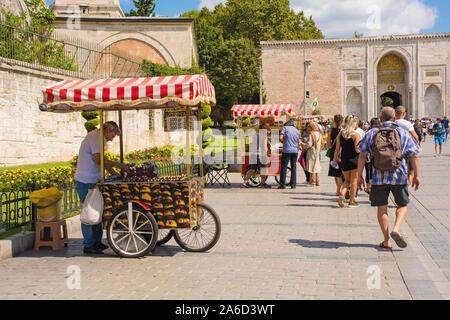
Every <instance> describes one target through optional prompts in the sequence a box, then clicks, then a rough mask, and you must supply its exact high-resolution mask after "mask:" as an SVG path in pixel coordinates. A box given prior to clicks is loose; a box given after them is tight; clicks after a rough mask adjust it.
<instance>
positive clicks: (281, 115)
mask: <svg viewBox="0 0 450 320" xmlns="http://www.w3.org/2000/svg"><path fill="white" fill-rule="evenodd" d="M294 110H295V105H293V104H262V105H234V106H233V107H232V108H231V113H232V115H233V118H234V119H235V121H237V125H238V127H240V128H241V129H242V130H244V132H248V131H249V130H254V133H255V134H258V132H259V124H262V123H266V124H267V125H268V127H269V130H268V133H267V140H268V148H269V150H270V151H269V155H268V164H267V166H263V167H262V168H261V169H260V170H259V171H257V172H256V174H255V175H254V176H253V177H251V178H250V180H249V185H250V186H251V187H258V186H259V185H260V184H261V175H266V176H274V177H275V181H276V182H277V183H278V184H280V185H281V183H280V179H279V177H280V172H281V151H282V149H283V144H282V143H281V142H279V140H278V137H279V133H280V132H281V129H282V128H283V123H284V122H286V121H287V120H288V119H289V118H290V117H292V116H294V115H295V113H294ZM245 118H249V119H250V120H253V125H252V124H250V125H249V126H245V127H243V126H242V125H241V122H242V120H243V119H245ZM271 138H272V139H271ZM273 138H275V141H271V140H273ZM244 143H245V146H244V148H245V149H244V153H243V155H242V162H241V163H242V165H241V175H242V178H245V176H246V174H247V172H248V171H249V170H250V169H251V164H250V159H251V155H250V144H251V143H252V138H251V137H249V138H246V139H245V140H244ZM290 183H291V168H290V166H288V168H287V173H286V184H290Z"/></svg>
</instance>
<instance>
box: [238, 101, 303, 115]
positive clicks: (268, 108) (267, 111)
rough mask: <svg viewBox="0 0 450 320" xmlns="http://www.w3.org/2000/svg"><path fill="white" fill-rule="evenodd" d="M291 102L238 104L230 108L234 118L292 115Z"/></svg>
mask: <svg viewBox="0 0 450 320" xmlns="http://www.w3.org/2000/svg"><path fill="white" fill-rule="evenodd" d="M294 108H295V105H293V104H238V105H234V106H233V107H232V108H231V113H232V114H233V117H234V118H239V117H244V116H248V117H270V116H273V117H279V116H282V115H284V114H287V115H293V114H294Z"/></svg>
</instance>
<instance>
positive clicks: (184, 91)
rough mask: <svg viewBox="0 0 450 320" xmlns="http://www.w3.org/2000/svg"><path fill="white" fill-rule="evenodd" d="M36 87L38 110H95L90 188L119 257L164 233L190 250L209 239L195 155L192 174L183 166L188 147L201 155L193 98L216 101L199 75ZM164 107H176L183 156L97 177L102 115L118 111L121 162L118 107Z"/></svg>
mask: <svg viewBox="0 0 450 320" xmlns="http://www.w3.org/2000/svg"><path fill="white" fill-rule="evenodd" d="M43 93H44V102H43V103H42V104H40V105H39V108H40V110H41V111H45V112H74V111H99V115H100V126H99V127H100V136H101V139H100V141H101V157H100V159H101V180H100V181H99V182H98V183H97V186H98V187H99V189H100V190H101V192H102V194H103V200H104V212H103V227H104V228H105V229H106V233H107V238H108V242H109V245H110V247H111V248H112V249H113V250H114V251H115V252H116V253H117V254H118V255H119V256H121V257H141V256H144V255H146V254H148V253H149V252H150V251H152V250H153V249H154V248H155V246H156V245H158V244H164V243H165V242H167V241H168V240H170V239H171V237H174V238H175V241H176V242H177V243H178V244H179V245H180V246H181V247H182V248H183V249H185V250H187V251H192V252H203V251H207V250H209V249H211V248H212V247H213V246H214V245H215V244H216V243H217V241H218V240H219V237H220V231H221V224H220V219H219V217H218V215H217V213H216V212H215V211H214V210H213V209H212V208H211V207H210V206H208V205H207V204H205V203H204V193H203V185H204V180H203V165H202V161H198V162H197V163H198V164H197V165H195V166H196V167H195V168H196V169H198V170H196V171H197V175H195V174H194V170H193V169H194V165H193V164H191V163H192V158H193V157H194V156H193V152H194V151H193V150H197V153H196V155H195V156H196V157H197V159H202V147H201V146H202V143H201V142H202V141H201V139H202V135H201V125H199V126H198V127H199V129H198V130H199V132H198V135H197V138H193V137H191V135H193V132H192V130H191V128H192V127H193V126H192V123H191V122H192V119H191V117H192V115H195V114H196V115H197V120H199V121H201V109H200V108H201V104H202V103H204V104H209V105H215V102H216V100H215V93H214V87H213V85H212V84H211V82H210V81H209V79H208V78H207V77H206V75H204V74H200V75H183V76H167V77H151V78H129V79H93V80H66V81H62V82H59V83H56V84H54V85H51V86H49V87H46V88H44V90H43ZM164 108H171V109H172V108H177V110H178V109H180V110H183V111H184V114H185V119H184V120H185V123H186V131H185V132H186V144H185V146H184V147H185V149H184V155H183V157H184V160H183V161H182V162H180V163H172V164H170V167H169V168H168V170H166V171H165V172H161V165H157V164H156V162H155V161H149V162H146V163H139V164H128V166H129V168H130V172H131V173H130V174H128V175H125V174H124V175H123V177H122V178H108V179H105V167H104V139H103V137H104V135H103V123H104V118H105V113H106V112H117V113H118V119H119V126H120V128H121V130H122V135H121V136H120V161H121V162H122V163H123V159H124V152H123V142H124V134H126V133H124V128H122V112H126V110H143V109H164ZM143 116H144V114H143ZM191 140H192V141H191ZM166 169H167V168H166Z"/></svg>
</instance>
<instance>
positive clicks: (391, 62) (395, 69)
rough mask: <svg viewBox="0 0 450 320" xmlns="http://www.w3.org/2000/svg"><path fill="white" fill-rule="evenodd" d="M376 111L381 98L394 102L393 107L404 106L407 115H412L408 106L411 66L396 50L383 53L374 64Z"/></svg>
mask: <svg viewBox="0 0 450 320" xmlns="http://www.w3.org/2000/svg"><path fill="white" fill-rule="evenodd" d="M375 66H376V84H377V94H376V95H377V109H378V110H379V107H381V101H382V98H383V97H389V98H391V99H392V100H393V101H394V107H397V106H399V105H403V106H405V108H406V110H407V112H408V114H413V113H414V112H413V110H412V106H411V105H410V102H411V101H410V92H409V87H410V85H409V81H410V74H411V65H410V63H409V62H408V58H407V57H406V56H405V55H404V54H402V53H401V52H399V51H398V50H389V51H387V52H384V53H383V54H382V55H381V56H380V58H379V60H378V61H377V62H376V65H375Z"/></svg>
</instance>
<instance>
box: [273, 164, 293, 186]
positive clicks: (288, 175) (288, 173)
mask: <svg viewBox="0 0 450 320" xmlns="http://www.w3.org/2000/svg"><path fill="white" fill-rule="evenodd" d="M291 172H292V171H291V167H287V170H286V185H287V186H290V185H291V182H292V174H291ZM275 181H276V182H277V183H278V184H279V185H280V186H281V182H280V176H275Z"/></svg>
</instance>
